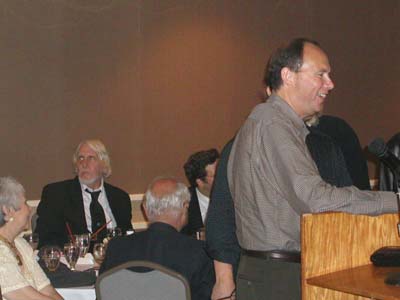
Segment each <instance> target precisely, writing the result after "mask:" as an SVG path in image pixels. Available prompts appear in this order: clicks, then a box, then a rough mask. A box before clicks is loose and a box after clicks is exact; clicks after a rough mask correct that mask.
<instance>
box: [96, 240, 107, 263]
mask: <svg viewBox="0 0 400 300" xmlns="http://www.w3.org/2000/svg"><path fill="white" fill-rule="evenodd" d="M105 256H106V246H105V245H104V244H103V243H96V244H94V246H93V257H94V260H95V261H96V262H97V263H98V264H99V265H101V263H102V262H103V260H104V257H105Z"/></svg>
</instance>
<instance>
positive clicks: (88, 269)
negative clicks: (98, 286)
mask: <svg viewBox="0 0 400 300" xmlns="http://www.w3.org/2000/svg"><path fill="white" fill-rule="evenodd" d="M75 268H76V270H75V271H71V270H69V268H68V263H67V262H66V260H65V258H64V257H62V258H61V260H60V266H59V268H58V269H57V270H56V271H54V272H50V271H48V270H47V269H46V268H44V270H45V272H46V274H47V276H48V277H49V279H50V281H51V283H52V285H53V286H54V288H55V289H56V290H57V292H58V293H59V294H60V295H61V296H62V297H63V298H64V300H95V299H96V292H95V281H96V278H97V275H98V269H99V265H98V264H97V263H95V262H94V259H93V256H92V254H90V253H88V254H86V256H85V257H80V258H79V259H78V262H77V264H76V266H75Z"/></svg>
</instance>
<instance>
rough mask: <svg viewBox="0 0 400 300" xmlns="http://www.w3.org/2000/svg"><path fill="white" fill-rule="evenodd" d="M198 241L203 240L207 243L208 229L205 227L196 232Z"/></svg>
mask: <svg viewBox="0 0 400 300" xmlns="http://www.w3.org/2000/svg"><path fill="white" fill-rule="evenodd" d="M196 239H197V240H201V241H205V240H206V229H205V228H204V227H202V228H199V229H198V230H197V231H196Z"/></svg>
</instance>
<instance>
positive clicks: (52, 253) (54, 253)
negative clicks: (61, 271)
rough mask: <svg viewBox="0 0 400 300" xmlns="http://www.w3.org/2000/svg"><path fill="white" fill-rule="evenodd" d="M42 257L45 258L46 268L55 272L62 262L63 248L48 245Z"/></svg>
mask: <svg viewBox="0 0 400 300" xmlns="http://www.w3.org/2000/svg"><path fill="white" fill-rule="evenodd" d="M42 258H43V260H44V263H45V265H46V268H47V269H48V270H49V271H50V272H54V271H55V270H57V268H58V266H59V264H60V258H61V249H60V248H58V247H53V246H49V247H46V248H45V249H44V251H43V256H42Z"/></svg>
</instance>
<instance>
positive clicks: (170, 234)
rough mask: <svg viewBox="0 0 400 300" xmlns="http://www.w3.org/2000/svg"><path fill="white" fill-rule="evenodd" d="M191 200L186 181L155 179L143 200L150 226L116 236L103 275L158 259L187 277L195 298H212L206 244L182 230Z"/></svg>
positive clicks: (210, 263)
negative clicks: (136, 262) (134, 264)
mask: <svg viewBox="0 0 400 300" xmlns="http://www.w3.org/2000/svg"><path fill="white" fill-rule="evenodd" d="M189 200H190V194H189V191H188V189H187V187H186V186H185V185H184V184H183V183H180V182H178V181H177V180H175V179H173V178H158V179H156V180H154V181H153V183H151V184H150V186H149V188H148V190H147V192H146V194H145V199H144V203H143V206H144V210H145V212H146V215H147V218H148V220H149V222H150V226H149V228H148V229H147V230H146V231H142V232H139V233H135V234H133V235H129V236H125V237H120V238H116V239H112V240H111V241H110V243H109V245H108V249H107V254H106V257H105V259H104V261H103V264H102V265H101V268H100V274H101V273H103V272H105V271H106V270H108V269H111V268H112V267H115V266H118V265H121V264H123V263H125V262H128V261H131V260H146V261H150V262H155V263H158V264H160V265H163V266H165V267H167V268H170V269H172V270H174V271H176V272H178V273H180V274H182V275H183V276H184V277H186V279H187V280H188V282H189V284H190V289H191V295H192V300H200V299H210V295H211V290H212V287H213V284H214V280H215V279H214V277H215V276H214V269H213V264H212V261H211V259H210V258H209V257H208V255H207V253H206V251H205V243H204V242H203V241H198V240H195V239H193V238H191V237H188V236H186V235H183V234H180V233H179V231H180V230H181V229H182V228H183V227H184V226H185V225H186V223H187V219H188V207H189Z"/></svg>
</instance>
